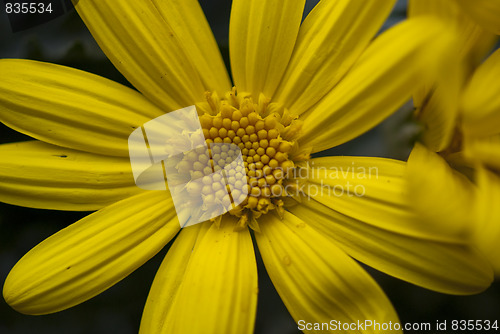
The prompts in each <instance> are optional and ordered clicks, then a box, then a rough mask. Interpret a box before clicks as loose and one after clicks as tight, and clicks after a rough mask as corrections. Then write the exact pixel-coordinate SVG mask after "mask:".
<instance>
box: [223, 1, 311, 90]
mask: <svg viewBox="0 0 500 334" xmlns="http://www.w3.org/2000/svg"><path fill="white" fill-rule="evenodd" d="M304 4H305V0H284V1H267V0H255V1H246V0H235V1H233V4H232V8H231V21H230V26H229V51H230V55H231V69H232V73H233V79H234V82H235V84H236V87H237V88H238V90H239V91H245V92H252V93H254V94H258V93H260V92H262V93H264V94H265V95H266V96H273V94H274V92H275V90H276V87H277V86H278V84H279V83H280V80H281V78H282V77H283V73H284V72H285V69H286V66H287V64H288V61H289V60H290V56H291V54H292V51H293V47H294V45H295V41H296V39H297V34H298V31H299V26H300V21H301V19H302V12H303V10H304ZM254 98H258V96H254Z"/></svg>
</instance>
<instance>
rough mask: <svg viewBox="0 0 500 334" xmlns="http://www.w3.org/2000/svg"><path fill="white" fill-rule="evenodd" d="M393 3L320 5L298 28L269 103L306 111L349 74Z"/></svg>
mask: <svg viewBox="0 0 500 334" xmlns="http://www.w3.org/2000/svg"><path fill="white" fill-rule="evenodd" d="M394 3H395V1H393V0H382V1H363V0H340V1H339V0H333V1H321V2H320V3H319V4H318V5H317V6H316V7H314V9H313V10H312V11H311V13H309V15H308V16H307V18H306V19H305V21H304V22H303V24H302V25H301V27H300V31H299V36H298V38H297V44H296V46H295V49H294V51H293V54H292V58H291V60H290V63H289V64H288V67H287V69H286V72H285V75H284V77H283V80H282V81H281V84H280V86H279V89H278V91H277V92H276V95H275V96H274V97H273V100H277V101H279V102H281V103H282V104H283V105H284V106H285V107H287V108H288V109H289V110H290V111H291V112H292V113H294V114H297V115H298V114H301V113H303V112H305V111H307V110H308V109H309V108H310V107H311V106H313V105H314V104H315V103H316V102H318V101H319V100H320V99H321V98H322V97H323V96H324V95H325V94H326V93H328V92H329V91H330V90H331V89H332V88H333V87H335V85H336V84H337V83H338V82H339V81H340V80H341V79H342V77H343V76H344V75H345V74H346V72H347V71H349V69H350V68H351V66H352V65H353V63H354V62H355V61H356V60H357V59H358V57H359V56H360V54H361V53H362V52H363V51H364V49H365V48H366V46H367V45H368V43H369V42H370V41H371V40H372V38H373V37H374V36H375V34H376V33H377V31H378V30H379V29H380V27H381V26H382V23H383V22H384V20H385V19H386V18H387V16H388V15H389V13H390V11H391V8H392V7H393V6H394Z"/></svg>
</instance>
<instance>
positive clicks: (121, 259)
mask: <svg viewBox="0 0 500 334" xmlns="http://www.w3.org/2000/svg"><path fill="white" fill-rule="evenodd" d="M179 229H180V225H179V221H178V219H177V217H176V214H175V209H174V206H173V203H172V199H171V198H170V196H169V195H168V193H167V192H164V191H163V192H146V193H143V194H139V195H136V196H133V197H130V198H128V199H125V200H123V201H120V202H117V203H115V204H113V205H110V206H108V207H106V208H104V209H101V210H100V211H97V212H95V213H93V214H91V215H89V216H87V217H85V218H83V219H81V220H80V221H78V222H76V223H74V224H73V225H70V226H69V227H67V228H65V229H63V230H61V231H60V232H58V233H56V234H54V235H52V236H51V237H49V238H47V239H46V240H45V241H43V242H42V243H40V244H39V245H38V246H36V247H35V248H33V249H32V250H31V251H29V252H28V253H27V254H26V255H25V256H24V257H23V258H22V259H21V260H19V262H18V263H17V264H16V265H15V266H14V268H13V269H12V270H11V272H10V273H9V276H8V277H7V279H6V281H5V285H4V288H3V296H4V298H5V300H6V301H7V303H8V304H9V305H10V306H12V307H13V308H14V309H16V310H17V311H19V312H21V313H26V314H46V313H52V312H57V311H61V310H64V309H66V308H69V307H71V306H74V305H77V304H79V303H81V302H83V301H85V300H87V299H90V298H92V297H94V296H95V295H97V294H99V293H101V292H102V291H104V290H106V289H107V288H109V287H111V286H112V285H114V284H115V283H117V282H118V281H120V280H121V279H123V278H124V277H126V276H127V275H128V274H130V273H131V272H132V271H134V270H135V269H137V268H138V267H139V266H141V265H142V264H143V263H144V262H146V261H147V260H149V259H150V258H151V257H152V256H153V255H155V254H156V253H157V252H158V251H159V250H160V249H161V248H162V247H163V246H164V245H165V244H167V243H168V241H169V240H170V239H171V238H173V236H174V235H175V234H176V233H177V231H178V230H179Z"/></svg>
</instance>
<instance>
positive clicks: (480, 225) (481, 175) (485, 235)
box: [474, 168, 500, 275]
mask: <svg viewBox="0 0 500 334" xmlns="http://www.w3.org/2000/svg"><path fill="white" fill-rule="evenodd" d="M477 178H478V187H479V192H478V196H477V201H476V208H477V211H476V214H477V219H476V220H475V223H476V224H475V226H474V228H475V232H476V233H475V234H474V239H475V242H476V245H477V247H478V248H479V249H480V250H481V251H482V252H483V253H484V254H485V255H486V256H487V258H488V260H489V261H490V262H491V264H492V265H493V268H494V269H495V273H496V274H497V275H499V274H500V245H499V243H498V240H500V223H499V222H500V206H499V205H498V203H500V177H498V175H495V174H494V173H492V172H490V171H488V170H487V169H485V168H479V169H478V172H477Z"/></svg>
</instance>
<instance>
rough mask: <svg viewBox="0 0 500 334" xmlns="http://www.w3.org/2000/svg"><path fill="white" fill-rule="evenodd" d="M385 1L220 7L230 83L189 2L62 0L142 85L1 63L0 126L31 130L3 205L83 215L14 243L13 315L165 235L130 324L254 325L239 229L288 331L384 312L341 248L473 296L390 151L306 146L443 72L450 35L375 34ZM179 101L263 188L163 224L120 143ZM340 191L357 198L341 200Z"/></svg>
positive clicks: (110, 274) (418, 27) (1, 190)
mask: <svg viewBox="0 0 500 334" xmlns="http://www.w3.org/2000/svg"><path fill="white" fill-rule="evenodd" d="M393 5H394V1H392V0H391V1H389V0H387V1H377V2H375V1H371V2H366V1H361V0H359V1H357V0H356V1H353V0H337V1H327V0H323V1H321V2H320V3H319V4H318V5H317V6H316V7H315V8H314V9H313V11H312V12H311V13H310V14H309V15H308V16H307V18H306V19H305V20H304V22H303V23H301V20H302V14H303V8H304V1H303V0H294V1H291V0H290V1H280V2H277V1H264V0H262V1H245V0H235V1H233V5H232V11H231V22H230V57H231V69H232V75H233V79H234V85H235V86H236V88H237V91H236V90H233V89H232V85H231V82H230V80H229V77H228V74H227V72H226V70H225V67H224V64H223V62H222V60H221V56H220V54H219V51H218V49H217V45H216V43H215V41H214V38H213V36H212V34H211V31H210V29H209V26H208V24H207V22H206V20H205V18H204V15H203V12H202V10H201V8H200V7H199V4H198V2H197V1H195V0H184V1H174V0H171V1H157V0H153V1H135V2H127V1H120V2H118V1H97V0H85V1H80V2H79V3H78V4H77V6H76V9H77V10H78V12H79V14H80V16H81V17H82V19H83V20H84V22H85V24H86V25H87V27H88V28H89V30H90V31H91V33H92V34H93V36H94V38H95V39H96V40H97V42H98V43H99V45H100V46H101V48H102V50H103V51H104V52H105V53H106V55H107V56H108V58H109V59H110V60H111V61H112V62H113V64H114V65H115V66H116V67H117V69H118V70H120V72H121V73H122V74H123V75H124V76H125V77H126V78H127V80H129V82H130V83H131V84H133V85H134V87H136V88H137V90H138V91H135V90H132V89H129V88H126V87H123V86H121V85H119V84H117V83H113V82H111V81H110V80H107V79H105V78H102V77H98V76H96V75H92V74H89V73H85V72H82V71H78V70H75V69H70V68H66V67H62V66H58V65H52V64H46V63H40V62H34V61H28V60H13V59H4V60H1V61H0V69H1V72H2V73H3V79H2V81H1V82H0V117H1V121H2V122H3V123H4V124H6V125H8V126H9V127H11V128H13V129H16V130H18V131H20V132H23V133H25V134H27V135H30V136H32V137H33V138H35V139H38V141H32V142H24V143H15V144H6V145H2V146H1V147H0V151H1V153H2V156H3V157H4V162H3V163H2V165H1V166H0V199H1V200H2V201H4V202H6V203H11V204H16V205H24V206H29V207H35V208H46V209H58V210H98V211H96V212H95V213H93V214H90V215H89V216H87V217H86V218H83V219H82V220H80V221H78V222H76V223H74V224H73V225H71V226H69V227H67V228H65V229H63V230H61V231H60V232H58V233H56V234H54V235H53V236H51V237H49V238H48V239H46V240H45V241H43V242H42V243H40V244H39V245H38V246H36V247H35V248H33V249H32V250H31V251H30V252H28V253H27V254H26V255H25V256H24V257H23V258H22V259H21V260H20V261H19V262H18V263H17V264H16V266H15V267H14V268H13V269H12V271H11V272H10V274H9V276H8V278H7V280H6V282H5V285H4V289H3V295H4V298H5V300H6V301H7V302H8V303H9V304H10V305H11V306H12V307H13V308H14V309H16V310H18V311H19V312H22V313H26V314H46V313H51V312H57V311H60V310H63V309H66V308H69V307H71V306H74V305H76V304H79V303H81V302H83V301H85V300H87V299H89V298H92V297H93V296H95V295H97V294H99V293H100V292H102V291H104V290H105V289H107V288H109V287H110V286H112V285H113V284H115V283H117V282H118V281H120V280H121V279H123V278H124V277H126V276H127V275H128V274H129V273H131V272H132V271H133V270H135V269H136V268H137V267H139V266H140V265H142V264H143V263H144V262H145V261H147V260H148V259H149V258H151V257H152V256H153V255H154V254H156V253H157V252H158V251H159V250H160V249H161V248H162V247H164V246H165V245H166V244H167V243H168V242H169V241H170V240H172V239H173V238H174V236H176V235H177V234H178V235H177V238H176V239H175V241H174V243H173V245H172V246H171V248H170V250H169V252H168V254H167V256H166V258H165V260H164V262H163V264H162V265H161V267H160V269H159V271H158V274H157V276H156V278H155V280H154V282H153V285H152V288H151V292H150V294H149V297H148V300H147V303H146V306H145V310H144V314H143V318H142V321H141V332H143V333H156V332H163V331H168V332H203V333H221V332H223V333H251V332H252V331H253V326H254V320H255V311H256V304H257V296H258V286H257V269H256V261H255V254H254V252H255V250H254V247H253V242H252V234H253V236H254V237H255V240H256V244H257V246H258V249H259V251H260V254H261V255H262V259H263V262H264V264H265V267H266V270H267V271H268V273H269V276H270V277H271V280H272V281H273V284H274V285H275V287H276V289H277V291H278V293H279V294H280V296H281V298H282V300H283V302H284V304H285V305H286V307H287V308H288V310H289V311H290V313H291V315H292V317H293V318H294V319H295V321H297V322H299V321H301V320H302V321H304V322H306V323H316V322H317V323H323V322H330V320H333V319H334V320H337V321H339V322H342V323H352V322H357V321H358V320H360V321H364V320H365V319H373V320H375V321H377V322H379V323H387V324H388V323H389V322H392V323H393V324H395V323H397V322H398V318H397V315H396V313H395V311H394V309H393V307H392V305H391V303H390V301H389V300H388V299H387V297H386V296H385V294H384V293H383V291H382V290H381V289H380V287H379V286H378V285H377V284H376V282H375V281H374V280H373V279H372V278H371V277H370V276H369V275H368V274H367V273H366V272H365V271H364V270H363V269H362V267H361V266H360V265H359V264H358V263H357V262H356V261H355V260H354V259H357V260H359V261H361V262H364V263H366V264H368V265H370V266H372V267H374V268H376V269H378V270H381V271H383V272H385V273H388V274H390V275H393V276H395V277H398V278H400V279H403V280H406V281H408V282H411V283H414V284H417V285H420V286H423V287H426V288H429V289H433V290H436V291H440V292H445V293H453V294H470V293H476V292H479V291H481V290H483V289H484V288H486V287H487V286H488V285H489V284H490V282H491V280H492V273H491V270H490V268H489V266H488V265H487V263H486V262H485V261H483V260H482V258H481V257H480V256H479V255H478V254H477V253H476V252H475V251H474V250H472V249H470V247H469V246H468V245H467V244H466V243H464V242H463V241H461V239H460V238H455V237H449V236H447V235H445V234H435V233H434V232H433V231H432V230H427V229H423V228H422V224H421V222H420V221H419V220H418V218H417V217H416V216H415V215H414V213H413V209H412V208H411V206H409V205H408V202H407V201H406V199H405V196H404V193H405V187H406V183H405V178H404V174H405V172H406V169H405V164H404V163H403V162H399V161H395V160H390V159H381V158H365V157H324V158H316V159H310V157H309V154H310V153H315V152H319V151H322V150H324V149H327V148H330V147H333V146H336V145H339V144H342V143H344V142H346V141H348V140H350V139H352V138H354V137H356V136H358V135H360V134H362V133H363V132H365V131H367V130H368V129H370V128H372V127H373V126H375V125H376V124H377V123H379V122H380V121H381V120H383V119H384V118H385V117H387V116H388V115H389V114H391V113H392V112H393V111H394V110H396V109H397V108H398V107H399V106H400V105H401V104H403V103H404V102H405V101H406V100H407V99H408V98H409V96H410V94H411V93H412V92H413V91H414V90H415V87H418V86H420V82H421V80H422V79H423V78H428V77H429V75H430V74H431V73H434V72H435V71H439V66H440V61H441V59H440V58H441V57H440V55H441V51H442V52H443V54H446V50H447V49H448V46H449V44H450V43H451V37H450V36H449V35H447V34H443V33H442V30H443V29H444V28H443V26H442V25H441V24H439V23H438V22H436V21H435V20H432V19H417V20H409V21H408V22H405V23H402V24H400V25H398V26H396V27H394V28H392V29H390V30H388V31H386V32H385V33H383V34H381V35H380V36H378V37H377V38H376V39H375V40H373V41H372V39H373V37H374V35H375V34H376V33H377V31H378V30H379V28H380V26H381V24H382V23H383V22H384V20H385V19H386V17H387V16H388V14H389V12H390V10H391V8H392V6H393ZM422 26H424V27H425V28H422ZM426 50H427V51H426ZM428 50H431V51H432V52H429V51H428ZM436 55H437V56H436ZM207 92H208V93H207ZM193 104H196V105H197V108H198V110H199V111H200V112H201V114H202V115H201V117H200V120H201V125H202V127H203V129H204V133H205V135H206V136H207V137H209V138H207V139H209V140H212V141H213V142H217V140H216V139H217V138H220V140H221V141H222V142H225V140H228V139H229V140H230V142H231V143H234V144H236V145H238V144H241V143H245V144H244V148H241V146H240V148H241V149H242V152H243V153H244V154H243V155H244V158H245V160H246V163H247V168H248V169H249V170H248V172H247V176H248V178H249V180H250V181H249V183H250V182H251V181H252V179H253V178H254V179H256V180H257V181H256V182H257V183H256V184H254V185H252V184H250V186H251V187H257V188H259V189H260V193H259V194H261V195H259V197H252V196H250V197H248V200H247V201H246V202H245V204H244V205H243V207H242V208H241V210H235V212H230V213H227V214H225V215H224V216H223V217H222V218H221V220H216V221H215V222H212V221H207V222H204V223H202V224H197V225H194V226H191V227H187V228H184V229H182V231H180V233H178V232H179V230H180V222H179V219H178V218H177V215H176V211H175V209H174V206H173V203H172V198H171V197H170V195H169V193H168V192H166V191H142V190H140V189H139V188H138V187H136V186H135V184H134V179H133V176H132V170H131V167H130V162H129V160H128V154H129V152H128V146H127V144H128V143H127V138H128V136H129V135H130V133H131V132H132V131H133V130H134V129H136V128H138V127H140V126H141V125H142V124H144V123H146V122H148V121H149V120H151V119H154V118H156V117H158V116H161V115H164V114H165V113H166V112H170V111H174V110H177V109H180V108H183V107H186V106H190V105H193ZM226 120H227V121H226ZM229 121H231V126H230V129H231V130H232V131H233V133H234V136H232V134H231V135H230V133H229V131H230V130H229V128H227V127H226V126H225V123H227V122H229ZM233 122H235V123H234V126H235V129H236V130H235V129H233V128H232V126H233ZM228 126H229V123H228ZM239 129H245V133H243V132H241V131H240V133H239V134H238V131H239ZM261 131H263V132H261ZM254 134H257V137H255V136H253V138H254V139H255V140H253V139H252V138H251V136H252V135H254ZM244 136H248V138H246V139H247V140H246V141H245V140H244V139H243V137H244ZM231 137H232V138H231ZM227 138H228V139H227ZM235 138H239V139H240V140H241V142H239V141H238V140H235ZM257 139H258V141H257ZM261 141H262V142H261ZM247 142H250V143H252V144H251V146H250V147H246V146H245V145H246V143H247ZM253 143H258V144H256V146H255V147H254V146H253ZM268 148H273V149H274V150H269V151H268ZM244 149H246V150H247V151H243V150H244ZM251 150H254V151H255V152H251V153H250V151H251ZM250 158H251V159H250ZM273 160H274V161H275V162H272V161H273ZM266 161H267V162H266ZM258 162H261V163H262V166H260V168H259V166H257V163H258ZM250 164H254V165H255V166H254V167H255V170H256V172H255V175H251V173H250V171H251V170H252V169H251V168H250ZM273 164H274V165H273ZM276 164H277V166H279V167H281V168H282V171H283V173H285V174H283V175H281V174H279V172H277V173H278V175H274V174H273V179H269V180H267V179H266V180H265V181H260V180H262V179H263V178H259V177H258V176H259V175H257V174H258V173H257V170H264V168H265V167H266V166H267V167H270V168H271V169H273V168H275V166H276ZM289 170H292V171H293V172H290V173H288V174H287V173H286V172H287V171H289ZM297 171H298V172H304V174H305V176H304V175H303V174H301V173H297V174H296V173H295V172H297ZM367 171H373V173H370V172H367ZM297 175H298V176H297ZM295 181H300V182H297V183H295V184H296V186H297V189H298V190H299V193H298V194H299V195H298V196H292V198H289V197H287V196H275V195H273V194H266V190H265V189H267V188H268V187H269V186H272V185H273V184H278V185H280V186H283V185H284V184H287V183H292V184H293V183H294V182H295ZM273 182H274V183H273ZM280 182H281V183H280ZM261 183H262V184H261ZM338 187H340V188H342V189H354V191H356V189H358V190H359V191H362V194H361V195H359V194H358V195H359V196H358V195H356V194H354V195H353V193H352V191H351V190H350V191H345V192H342V193H341V194H340V195H339V194H338V193H335V189H339V188H338ZM356 187H358V188H356ZM252 189H253V188H251V189H250V190H252ZM332 189H333V191H327V190H332ZM315 190H320V191H315ZM252 198H256V199H252ZM248 226H250V227H251V228H252V229H253V230H255V231H254V232H251V229H250V228H248ZM353 258H354V259H353ZM360 331H361V332H382V330H377V329H374V328H370V329H366V330H360ZM397 331H398V330H396V332H397Z"/></svg>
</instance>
